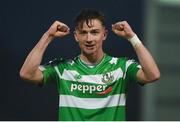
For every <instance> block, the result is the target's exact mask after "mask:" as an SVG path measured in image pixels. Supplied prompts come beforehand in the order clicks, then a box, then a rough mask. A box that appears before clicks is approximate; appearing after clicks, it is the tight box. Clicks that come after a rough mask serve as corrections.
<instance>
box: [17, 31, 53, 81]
mask: <svg viewBox="0 0 180 122" xmlns="http://www.w3.org/2000/svg"><path fill="white" fill-rule="evenodd" d="M51 40H52V37H51V36H49V35H48V34H47V33H45V34H44V35H43V36H42V37H41V39H40V40H39V42H38V43H37V44H36V46H35V47H34V48H33V49H32V51H31V52H30V53H29V55H28V56H27V58H26V60H25V62H24V64H23V66H22V68H21V71H20V75H21V77H22V78H24V79H27V80H33V78H35V75H36V73H37V70H38V67H39V65H40V64H41V61H42V57H43V54H44V52H45V50H46V48H47V46H48V44H49V43H50V42H51ZM35 79H36V78H35Z"/></svg>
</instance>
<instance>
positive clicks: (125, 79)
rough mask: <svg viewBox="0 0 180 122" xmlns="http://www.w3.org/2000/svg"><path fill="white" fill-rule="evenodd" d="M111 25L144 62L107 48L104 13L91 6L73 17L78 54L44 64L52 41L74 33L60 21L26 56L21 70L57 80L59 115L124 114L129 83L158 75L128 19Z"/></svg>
mask: <svg viewBox="0 0 180 122" xmlns="http://www.w3.org/2000/svg"><path fill="white" fill-rule="evenodd" d="M112 31H113V32H114V33H115V34H116V35H117V36H120V37H123V38H125V39H127V40H128V41H129V42H130V43H131V44H132V46H133V47H134V50H135V52H136V54H137V56H138V59H139V62H140V65H141V66H140V65H138V64H137V63H136V62H134V60H128V59H127V58H124V57H122V58H117V57H111V56H109V55H107V54H106V53H104V51H103V49H102V44H103V42H104V40H106V37H107V30H106V28H105V23H104V15H103V14H102V13H100V12H99V11H96V10H90V9H84V10H82V11H81V12H80V13H79V15H78V16H77V17H76V19H75V31H74V37H75V40H76V41H77V42H78V43H79V47H80V49H81V54H80V55H79V56H77V57H76V58H74V60H62V59H59V60H56V61H54V62H51V63H49V64H48V65H44V66H40V63H41V60H42V57H43V54H44V51H45V50H46V48H47V46H48V45H49V43H50V42H52V40H53V39H54V38H55V37H60V38H61V37H63V36H66V35H68V34H69V33H70V29H69V27H68V26H67V25H65V24H64V23H62V22H59V21H55V22H54V23H53V24H52V26H51V27H50V28H49V30H48V31H47V32H46V33H44V35H43V36H42V38H41V39H40V40H39V42H38V43H37V45H36V46H35V47H34V48H33V50H32V51H31V52H30V53H29V55H28V56H27V58H26V60H25V62H24V64H23V66H22V68H21V71H20V76H21V77H22V78H23V79H25V80H29V81H32V82H34V83H36V84H46V83H47V82H56V83H57V88H58V91H59V120H69V121H73V120H78V121H81V120H87V121H98V120H101V121H106V120H107V121H118V120H125V106H126V92H127V84H128V83H129V82H130V81H137V82H138V83H140V84H146V83H151V82H153V81H155V80H157V79H159V78H160V72H159V69H158V67H157V65H156V63H155V61H154V60H153V58H152V56H151V54H150V53H149V52H148V50H147V49H146V48H145V47H144V45H143V44H142V43H141V41H140V40H139V39H138V37H137V35H136V34H135V33H134V32H133V30H132V29H131V27H130V26H129V24H128V23H127V22H126V21H122V22H117V23H115V24H113V25H112Z"/></svg>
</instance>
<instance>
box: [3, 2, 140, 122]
mask: <svg viewBox="0 0 180 122" xmlns="http://www.w3.org/2000/svg"><path fill="white" fill-rule="evenodd" d="M82 8H96V9H99V10H101V11H103V12H104V13H105V15H106V18H107V22H106V25H107V28H108V30H109V36H108V38H107V40H106V41H105V43H104V50H105V52H106V53H107V54H110V55H112V56H118V57H120V56H127V57H129V58H135V59H137V57H136V55H135V52H134V50H133V48H132V47H131V45H130V44H129V43H128V42H127V41H126V40H124V39H122V38H119V37H117V36H116V35H115V34H114V33H112V32H111V24H113V23H115V22H118V21H120V20H126V21H128V23H129V24H130V25H131V27H132V28H133V30H134V31H135V32H136V34H137V35H138V36H139V37H140V38H143V34H142V33H143V32H142V25H143V23H142V22H143V21H142V19H143V17H142V16H143V0H138V1H137V0H111V1H110V0H106V1H105V0H28V1H26V0H14V1H13V0H6V1H5V0H4V1H1V2H0V56H1V58H0V68H1V69H0V120H57V119H58V117H57V116H58V115H57V111H58V93H57V89H56V86H55V85H53V84H50V85H48V86H44V87H39V86H36V85H33V84H31V83H28V82H25V81H23V80H21V79H20V77H19V71H20V68H21V66H22V64H23V62H24V60H25V58H26V56H27V55H28V53H29V52H30V51H31V49H32V48H33V47H34V46H35V44H36V43H37V42H38V40H39V39H40V38H41V36H42V34H43V33H44V32H45V31H46V30H47V29H48V28H49V26H50V25H51V24H52V23H53V22H54V21H55V20H59V21H62V22H64V23H66V24H67V25H68V26H69V27H70V28H71V34H70V35H69V36H67V37H65V38H63V39H55V40H54V41H53V43H51V44H50V45H49V47H48V49H47V51H46V52H45V55H44V58H43V62H42V63H45V62H47V61H49V60H51V59H54V58H55V57H63V58H73V57H74V56H76V55H78V54H79V53H80V51H79V48H78V44H77V43H76V42H75V41H74V38H73V33H72V32H73V27H74V26H73V18H74V16H75V15H76V14H77V12H79V11H80V10H81V9H82ZM129 88H130V89H129V94H128V99H127V119H128V120H141V111H140V110H141V87H140V86H138V85H137V84H135V83H132V84H131V85H130V86H129Z"/></svg>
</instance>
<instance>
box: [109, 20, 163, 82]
mask: <svg viewBox="0 0 180 122" xmlns="http://www.w3.org/2000/svg"><path fill="white" fill-rule="evenodd" d="M112 31H113V32H114V33H115V34H117V35H118V36H120V37H123V38H125V39H127V40H129V42H131V44H132V45H133V47H134V50H135V52H136V54H137V56H138V59H139V62H140V65H141V66H142V69H140V70H139V71H138V72H137V78H138V81H139V82H141V83H150V82H153V81H156V80H158V79H159V78H160V71H159V69H158V67H157V65H156V63H155V61H154V59H153V57H152V56H151V54H150V52H149V51H148V50H147V49H146V47H145V46H144V45H143V44H142V42H141V41H140V40H139V38H138V37H137V35H136V34H135V33H134V32H133V30H132V29H131V27H130V26H129V24H128V23H127V22H126V21H122V22H117V23H115V24H113V25H112Z"/></svg>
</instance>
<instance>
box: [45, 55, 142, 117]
mask: <svg viewBox="0 0 180 122" xmlns="http://www.w3.org/2000/svg"><path fill="white" fill-rule="evenodd" d="M139 68H140V66H139V65H138V64H137V63H135V62H134V60H128V59H127V58H116V57H111V56H108V55H105V56H104V57H103V59H102V60H101V62H100V63H99V64H97V65H96V66H94V67H91V68H90V67H88V66H87V65H86V64H84V63H83V62H82V61H81V60H80V58H79V57H76V58H75V59H74V60H68V61H65V60H61V61H56V62H55V63H50V64H49V65H46V66H44V67H43V76H44V79H43V83H44V84H46V83H48V82H56V83H57V87H58V92H59V120H61V121H74V120H75V121H118V120H125V106H126V91H127V84H128V83H129V82H130V81H136V73H137V71H138V70H139Z"/></svg>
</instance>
